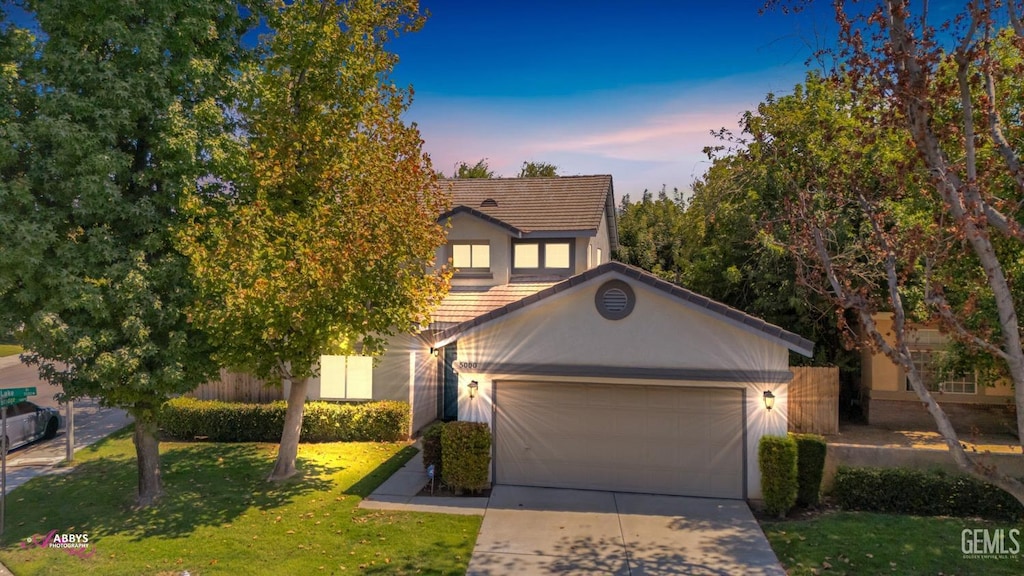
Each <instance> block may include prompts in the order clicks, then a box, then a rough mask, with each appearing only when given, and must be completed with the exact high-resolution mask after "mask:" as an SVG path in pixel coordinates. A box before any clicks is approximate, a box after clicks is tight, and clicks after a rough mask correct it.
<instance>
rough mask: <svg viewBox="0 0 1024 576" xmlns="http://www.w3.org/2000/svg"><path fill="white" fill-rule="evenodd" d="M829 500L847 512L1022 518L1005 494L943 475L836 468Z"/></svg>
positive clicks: (969, 480) (966, 478)
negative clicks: (834, 501)
mask: <svg viewBox="0 0 1024 576" xmlns="http://www.w3.org/2000/svg"><path fill="white" fill-rule="evenodd" d="M832 496H833V498H835V500H836V503H837V504H839V506H840V507H842V508H844V509H846V510H865V511H870V512H886V513H892V514H912V515H915V516H960V517H974V516H978V517H982V518H990V519H993V520H1019V519H1021V518H1024V506H1022V505H1021V503H1020V502H1018V501H1017V499H1016V498H1014V497H1013V496H1010V494H1009V493H1007V492H1005V491H1003V490H1002V489H1000V488H997V487H995V486H992V485H991V484H987V483H985V482H982V481H980V480H977V479H975V478H972V477H970V476H963V475H950V474H946V473H945V472H924V471H920V470H909V469H905V468H851V467H847V466H840V467H839V469H838V470H837V471H836V477H835V483H834V484H833V487H832Z"/></svg>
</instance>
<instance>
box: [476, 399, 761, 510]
mask: <svg viewBox="0 0 1024 576" xmlns="http://www.w3.org/2000/svg"><path fill="white" fill-rule="evenodd" d="M495 396H496V398H495V400H496V410H497V420H496V423H495V429H494V433H495V459H496V462H495V467H496V480H497V482H498V483H499V484H517V485H525V486H549V487H559V488H584V489H592V490H614V491H622V492H647V493H653V494H676V495H684V496H708V497H717V498H743V496H744V494H743V475H744V469H743V395H742V391H740V390H737V389H713V388H674V387H667V386H629V385H618V386H616V385H604V384H567V383H559V382H505V381H502V382H499V383H497V386H496V391H495Z"/></svg>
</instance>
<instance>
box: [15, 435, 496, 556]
mask: <svg viewBox="0 0 1024 576" xmlns="http://www.w3.org/2000/svg"><path fill="white" fill-rule="evenodd" d="M276 452H277V446H276V445H272V444H218V443H195V444H190V443H175V442H166V443H163V444H161V464H162V474H163V481H164V489H165V494H164V496H163V498H162V499H161V500H160V502H159V503H158V504H157V505H156V506H154V507H152V508H150V509H146V510H136V509H133V507H132V502H133V493H134V491H135V486H136V470H135V459H134V448H133V447H132V443H131V437H130V434H129V433H128V432H127V431H122V432H120V433H118V434H115V435H114V436H112V437H111V438H109V439H107V440H105V441H103V442H101V443H100V444H97V445H95V446H94V447H91V448H87V449H85V450H82V451H81V452H78V453H77V454H76V462H77V464H76V465H75V467H74V469H73V470H72V471H71V472H70V473H68V474H67V475H63V476H44V477H40V478H36V479H34V480H32V481H30V482H28V483H26V484H25V485H24V486H21V487H19V488H18V489H17V490H16V491H14V492H13V493H12V494H11V495H10V496H9V498H8V503H7V523H6V524H7V530H6V533H5V536H4V545H3V549H2V551H0V561H2V562H3V563H4V564H6V565H7V566H8V567H9V568H10V569H11V570H12V571H13V572H14V573H15V574H18V575H19V576H21V575H29V574H104V575H108V574H110V575H115V574H131V575H137V574H157V575H166V576H169V575H172V574H173V575H179V574H182V573H183V572H184V571H186V570H187V571H188V574H190V575H191V576H205V575H209V574H268V575H269V574H273V575H275V576H279V575H281V574H414V573H415V574H464V573H465V571H466V566H467V564H468V562H469V557H470V554H471V552H472V550H473V544H474V542H475V541H476V535H477V532H478V531H479V528H480V520H481V519H480V518H479V517H477V516H449V515H442V514H422V513H410V512H390V511H372V510H361V509H358V508H356V506H357V504H358V503H359V501H360V500H361V499H362V498H363V497H364V496H366V495H367V494H369V493H370V492H371V491H372V490H373V489H374V488H376V487H377V486H378V485H379V484H380V483H381V482H382V481H384V480H385V479H387V477H389V476H390V475H391V473H392V472H394V471H395V470H396V469H398V468H399V467H401V466H402V464H404V463H405V462H406V461H407V460H408V459H409V458H410V457H411V456H412V455H413V454H415V449H413V448H410V447H408V446H406V445H405V444H402V443H394V444H377V443H329V444H303V445H300V447H299V463H298V466H299V468H300V469H301V470H302V471H303V472H302V475H301V477H298V478H295V479H292V480H290V481H288V482H285V483H282V484H277V485H275V484H269V483H267V482H265V480H264V479H265V478H266V476H267V474H268V472H269V471H270V469H271V467H272V465H273V462H274V457H275V456H276ZM54 529H56V530H57V531H58V532H60V533H79V534H81V533H85V534H88V536H89V548H88V551H89V552H94V555H92V556H91V557H88V558H80V557H76V556H73V555H71V554H69V553H67V552H65V551H64V550H60V549H54V548H38V547H35V546H29V548H28V549H22V547H21V546H20V544H21V543H22V542H23V541H24V540H25V539H26V538H29V537H31V536H33V535H34V534H39V535H45V534H46V533H48V532H49V531H51V530H54Z"/></svg>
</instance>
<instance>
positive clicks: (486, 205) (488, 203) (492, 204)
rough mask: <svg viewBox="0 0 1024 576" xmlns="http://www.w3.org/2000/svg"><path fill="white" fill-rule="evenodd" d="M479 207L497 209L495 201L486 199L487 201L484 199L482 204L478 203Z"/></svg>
mask: <svg viewBox="0 0 1024 576" xmlns="http://www.w3.org/2000/svg"><path fill="white" fill-rule="evenodd" d="M480 207H481V208H497V207H498V201H497V200H495V199H494V198H488V199H486V200H484V201H483V202H481V203H480Z"/></svg>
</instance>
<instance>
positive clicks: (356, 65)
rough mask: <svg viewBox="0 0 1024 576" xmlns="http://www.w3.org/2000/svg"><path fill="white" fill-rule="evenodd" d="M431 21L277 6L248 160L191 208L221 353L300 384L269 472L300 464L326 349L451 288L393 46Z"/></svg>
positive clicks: (383, 330)
mask: <svg viewBox="0 0 1024 576" xmlns="http://www.w3.org/2000/svg"><path fill="white" fill-rule="evenodd" d="M423 20H424V19H423V17H422V16H421V15H420V14H419V13H418V8H417V3H416V2H415V1H413V0H400V1H384V0H352V1H350V2H337V3H336V2H318V1H315V0H295V1H294V2H291V3H288V4H285V3H279V4H277V5H276V7H275V9H274V10H273V11H272V12H271V13H270V14H268V25H269V26H270V28H271V30H272V32H273V33H272V34H271V35H268V36H266V37H264V39H263V41H262V42H263V44H262V46H261V50H262V52H263V55H262V58H261V59H260V61H259V64H258V65H255V66H252V67H250V68H247V69H246V70H245V73H244V75H243V77H242V83H243V85H244V92H245V94H244V98H243V99H242V104H241V105H240V111H241V113H242V116H243V117H244V118H245V119H246V123H247V124H246V131H245V133H246V134H247V135H248V141H247V142H246V143H245V149H246V150H247V156H246V157H245V159H244V166H243V168H244V169H243V170H240V171H239V173H238V174H237V175H235V176H233V177H232V181H231V186H230V187H228V186H225V188H226V190H225V191H222V192H221V193H219V194H199V195H196V196H195V197H194V198H192V201H191V203H190V205H189V210H190V212H191V213H192V214H193V215H194V218H195V221H194V226H193V227H192V228H191V229H190V230H189V231H188V232H186V233H185V234H182V236H181V242H182V245H183V248H184V250H185V251H186V252H187V253H188V255H189V256H190V258H191V261H192V271H193V274H194V275H195V278H196V281H197V283H198V285H199V287H200V289H201V293H200V299H199V303H198V305H197V307H196V310H195V317H196V319H197V321H198V322H199V323H200V324H201V325H202V326H204V327H205V329H206V330H207V331H208V333H209V335H210V338H211V339H212V341H213V342H214V344H215V345H216V347H217V350H218V353H217V358H218V359H220V360H221V361H222V362H223V363H224V364H225V365H227V366H231V367H233V368H239V369H244V370H246V371H249V372H252V373H254V374H256V375H258V376H260V377H263V378H277V379H280V380H281V381H282V384H284V383H289V384H290V387H291V388H290V391H289V394H288V409H287V412H286V415H285V423H284V430H283V432H282V435H281V446H280V450H279V452H278V457H277V462H276V464H275V466H274V469H273V471H272V473H271V475H270V479H271V480H280V479H284V478H288V477H289V476H291V475H293V474H295V472H296V468H295V459H296V454H297V450H298V442H299V435H300V431H301V427H302V413H303V406H304V403H305V400H306V394H307V388H308V380H309V378H310V377H311V376H312V375H314V374H315V373H316V371H317V370H318V363H319V357H320V355H321V354H354V353H356V352H357V351H359V352H361V353H362V354H367V355H368V354H375V353H379V352H381V351H382V350H383V348H384V346H385V345H386V342H387V336H388V335H391V334H395V333H399V332H408V331H411V330H413V329H415V328H416V327H419V326H422V325H425V324H427V323H428V322H429V318H430V312H431V310H432V308H433V307H434V306H436V305H437V304H438V303H439V302H440V300H441V298H442V297H443V296H444V294H445V293H446V290H447V280H448V275H447V272H444V271H437V272H434V271H432V270H434V268H433V266H434V264H435V263H434V254H435V250H436V248H437V247H438V246H440V245H441V244H442V243H443V242H444V240H445V235H444V230H443V229H442V227H441V226H439V225H438V224H437V222H436V218H437V215H438V214H440V213H442V212H443V211H444V210H445V209H446V207H447V205H448V197H447V193H446V192H445V191H444V190H443V189H442V187H441V186H439V185H438V184H437V182H436V176H435V174H434V171H433V170H432V168H431V165H430V160H429V158H428V157H427V156H426V155H425V154H424V153H423V152H422V149H421V145H422V141H421V139H420V134H419V131H418V130H417V129H416V127H415V125H412V126H409V125H406V124H404V123H403V122H402V119H401V116H402V114H403V113H404V112H405V110H406V109H407V108H408V106H409V102H410V96H409V91H408V90H403V89H400V88H397V87H396V86H395V85H394V84H393V83H392V82H391V81H390V79H389V76H390V73H391V71H392V69H393V67H394V65H395V62H396V59H397V58H396V56H395V55H394V54H393V53H391V52H389V51H388V50H387V49H386V44H387V41H388V40H389V39H390V38H393V37H394V36H395V35H397V34H399V33H404V32H411V31H415V30H418V29H419V28H420V26H421V25H422V23H423Z"/></svg>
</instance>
